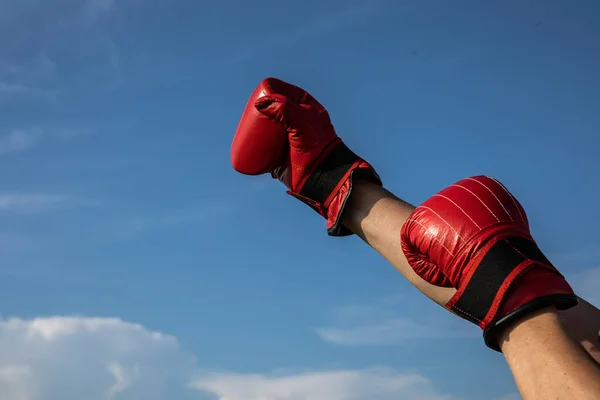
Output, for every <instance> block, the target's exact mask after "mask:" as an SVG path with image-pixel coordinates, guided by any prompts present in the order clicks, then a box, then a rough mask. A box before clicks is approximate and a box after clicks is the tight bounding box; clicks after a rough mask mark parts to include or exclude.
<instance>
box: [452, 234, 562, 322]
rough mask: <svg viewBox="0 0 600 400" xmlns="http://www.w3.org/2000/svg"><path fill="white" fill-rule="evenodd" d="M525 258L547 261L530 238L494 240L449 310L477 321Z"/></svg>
mask: <svg viewBox="0 0 600 400" xmlns="http://www.w3.org/2000/svg"><path fill="white" fill-rule="evenodd" d="M526 260H531V261H533V262H539V263H542V264H550V261H548V259H547V258H546V256H544V254H543V253H542V251H541V250H540V249H539V247H538V246H537V245H536V244H535V243H534V242H533V241H531V240H528V239H525V238H521V237H507V238H504V239H502V240H499V241H498V242H496V243H495V244H494V245H493V246H492V247H491V248H490V250H489V251H488V252H487V254H486V255H485V256H484V257H483V259H482V260H481V262H480V263H479V265H478V266H477V267H476V270H475V272H474V273H473V276H472V277H471V279H470V280H469V283H468V284H467V287H466V289H465V290H464V292H463V294H462V296H461V297H460V298H459V299H458V300H457V301H456V303H455V304H454V305H453V306H452V310H453V311H454V312H456V313H457V314H459V315H460V316H462V317H463V318H465V319H466V320H468V321H471V322H473V323H475V324H479V323H480V322H481V321H483V320H484V319H485V317H486V316H487V315H488V313H489V312H490V309H491V308H492V306H493V305H494V300H495V298H496V295H497V294H498V291H499V290H500V288H501V287H502V285H503V284H504V282H505V281H506V279H507V278H508V276H509V275H510V273H511V272H513V271H514V269H515V268H517V266H518V265H519V264H521V263H522V262H523V261H526Z"/></svg>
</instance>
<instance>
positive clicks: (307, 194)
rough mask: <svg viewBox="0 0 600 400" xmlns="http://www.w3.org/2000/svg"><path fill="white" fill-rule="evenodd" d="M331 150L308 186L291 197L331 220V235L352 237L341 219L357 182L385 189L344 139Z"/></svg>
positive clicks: (328, 231)
mask: <svg viewBox="0 0 600 400" xmlns="http://www.w3.org/2000/svg"><path fill="white" fill-rule="evenodd" d="M330 146H331V147H330V149H331V150H330V151H329V152H328V153H327V154H326V155H325V156H324V157H323V158H322V159H321V160H320V162H319V164H318V165H317V166H316V167H315V168H314V170H312V171H311V172H310V174H309V176H308V178H307V179H306V180H305V181H304V183H303V184H302V185H299V187H298V188H297V190H296V191H289V192H288V193H289V194H291V195H292V196H294V197H296V198H297V199H298V200H300V201H302V202H303V203H305V204H307V205H308V206H309V207H311V208H312V209H313V210H315V211H316V212H318V213H319V214H320V215H321V216H323V217H324V218H326V219H327V234H328V235H330V236H348V235H352V234H353V233H352V231H350V230H349V229H348V228H347V227H345V226H343V225H342V224H341V216H342V214H343V212H344V208H345V206H346V202H347V200H348V198H349V197H350V194H351V193H352V183H353V180H354V179H355V178H356V177H358V176H360V177H361V178H362V179H368V180H369V181H371V182H374V183H376V184H378V185H381V178H379V175H377V173H376V172H375V170H374V169H373V167H372V166H371V165H370V164H368V163H367V162H366V161H364V160H363V159H361V158H360V157H359V156H357V155H356V154H355V153H354V152H353V151H352V150H350V149H349V148H348V147H347V146H346V145H345V144H344V143H343V142H342V141H341V140H340V139H338V140H336V141H335V142H333V143H332V144H331V145H330Z"/></svg>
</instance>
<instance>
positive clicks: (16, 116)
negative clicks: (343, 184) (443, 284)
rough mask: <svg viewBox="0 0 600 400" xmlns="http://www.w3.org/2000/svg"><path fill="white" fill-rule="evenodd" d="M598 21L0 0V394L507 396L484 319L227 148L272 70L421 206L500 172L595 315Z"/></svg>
mask: <svg viewBox="0 0 600 400" xmlns="http://www.w3.org/2000/svg"><path fill="white" fill-rule="evenodd" d="M599 15H600V5H599V3H598V2H597V1H594V0H580V1H578V2H571V3H568V2H563V1H543V0H531V1H528V2H521V1H516V0H509V1H503V2H493V3H491V2H479V1H470V0H469V1H466V0H462V1H453V2H447V1H441V0H421V1H402V2H400V1H391V0H388V1H383V0H382V1H373V2H369V3H367V2H358V1H354V2H348V1H338V0H328V1H303V2H282V1H274V0H267V1H262V2H246V1H241V0H238V1H232V0H223V1H222V2H220V3H219V2H200V1H192V0H177V1H167V0H148V1H144V0H87V1H83V0H82V1H75V0H54V1H52V2H45V1H42V0H28V1H17V0H8V1H4V2H3V3H2V5H0V115H1V116H2V118H0V312H1V317H2V320H0V397H2V398H5V397H6V398H14V399H27V400H38V399H43V400H46V399H49V400H55V399H61V400H63V399H71V398H73V399H79V398H86V399H90V400H95V399H115V400H116V399H119V400H120V399H125V400H128V399H138V398H144V399H173V400H175V399H177V400H179V399H185V400H187V399H211V398H212V399H220V400H225V399H227V400H231V399H233V400H255V399H257V398H260V399H264V400H288V399H292V398H293V399H307V400H322V399H326V398H327V399H330V398H337V399H341V400H364V399H372V398H378V399H383V400H387V399H388V398H389V399H392V398H394V399H396V398H405V399H413V398H414V399H419V400H423V399H431V400H434V399H435V400H440V399H462V400H476V399H483V398H485V399H494V400H509V399H517V398H518V396H516V389H515V386H514V384H513V382H512V379H511V376H510V374H509V371H508V369H507V367H506V365H505V363H504V361H503V359H502V357H501V355H499V354H497V353H495V352H492V351H490V350H488V349H486V348H485V346H484V345H483V342H482V340H481V338H480V333H479V332H478V329H477V328H476V327H473V326H470V325H469V324H467V323H466V322H463V321H460V320H457V319H456V318H455V317H453V316H451V315H449V313H447V312H446V311H444V310H443V309H441V308H440V307H438V306H436V305H434V304H431V303H430V301H429V300H427V299H425V298H424V297H423V296H421V295H420V294H419V293H417V292H416V290H415V289H413V288H412V287H411V286H410V285H409V284H408V283H406V282H405V281H404V280H403V278H402V277H401V276H400V275H399V274H398V273H397V272H396V271H395V270H394V269H393V268H392V267H391V266H389V265H388V264H387V263H386V262H385V261H383V260H382V259H381V257H379V256H378V255H377V254H375V253H374V252H373V251H372V250H371V249H370V248H368V247H367V246H365V245H363V244H362V243H361V242H360V241H359V240H358V239H357V238H355V237H354V238H343V239H342V238H337V239H334V238H329V237H327V235H326V233H325V223H324V221H323V220H321V219H320V217H318V216H317V215H316V214H313V212H312V211H311V210H309V209H308V208H307V207H305V206H304V205H302V204H300V203H298V202H297V201H295V200H293V199H292V198H291V197H289V196H287V195H286V194H285V190H284V188H283V187H282V186H281V185H280V184H278V183H277V182H274V181H272V180H271V179H270V177H266V176H263V177H258V178H251V177H246V176H241V175H237V174H236V173H235V172H234V171H233V169H232V168H231V166H230V164H229V146H230V143H231V139H232V136H233V133H234V130H235V128H236V126H237V123H238V120H239V117H240V114H241V112H242V109H243V107H244V106H245V103H246V101H247V98H248V96H249V94H250V93H251V91H252V90H253V88H254V86H255V85H256V84H257V83H258V82H259V81H260V80H261V79H262V78H264V77H266V76H276V77H279V78H281V79H284V80H288V81H290V82H292V83H294V84H297V85H300V86H303V87H305V88H306V89H307V90H309V91H310V92H311V93H312V94H313V95H314V96H315V97H317V98H318V99H319V100H320V101H321V102H322V103H323V104H324V105H325V106H326V107H327V108H328V109H329V111H330V114H331V117H332V120H333V122H334V125H335V126H336V129H337V131H338V133H339V134H340V135H341V136H342V137H343V138H344V140H345V141H346V142H347V144H348V145H349V146H350V147H351V148H352V149H354V150H355V151H356V152H357V153H359V154H360V155H362V156H363V157H364V158H366V159H367V160H369V161H370V162H371V163H372V164H373V165H375V167H376V168H377V170H378V171H379V173H380V175H381V176H382V178H383V180H384V182H385V184H386V186H387V187H388V188H389V189H391V190H392V191H394V192H395V193H396V194H397V195H398V196H400V197H402V198H404V199H405V200H407V201H409V202H412V203H413V204H417V203H419V202H421V201H423V200H425V199H426V198H427V197H429V196H430V195H432V194H433V193H435V192H437V191H438V190H440V189H442V188H443V187H445V186H446V185H448V184H450V183H452V182H454V181H456V180H458V179H461V178H463V177H465V176H469V175H475V174H489V175H493V176H495V177H497V178H498V179H500V180H501V181H503V182H504V183H505V184H506V185H507V186H508V187H509V189H511V190H512V191H513V192H514V193H515V195H516V196H517V197H518V198H519V199H520V200H521V201H522V203H523V205H524V207H525V209H526V210H527V212H528V214H529V217H530V221H531V225H532V228H533V233H534V236H535V237H536V238H537V239H538V241H539V242H540V246H541V247H542V249H543V250H545V252H546V253H547V254H548V255H549V256H550V257H551V259H553V260H554V261H555V262H556V264H557V265H558V266H559V267H560V268H562V270H563V272H564V273H565V274H566V275H567V277H569V278H570V279H571V281H572V283H573V285H574V286H575V287H576V288H577V290H578V292H579V293H580V294H581V295H582V296H584V297H586V298H589V299H590V300H592V301H594V302H595V304H596V305H598V306H600V298H599V297H598V289H597V288H598V287H599V285H600V252H599V251H598V242H599V239H600V234H599V233H598V230H597V223H598V220H600V209H599V208H598V206H597V203H598V202H597V198H598V196H599V194H600V189H599V184H598V183H599V182H600V178H599V177H600V161H599V160H598V158H597V153H598V149H600V142H599V139H598V135H597V132H598V126H600V75H599V74H598V71H600V52H598V48H597V39H598V37H600V28H599V26H600V24H598V16H599ZM159 332H161V333H159ZM474 382H475V384H474ZM19 396H21V397H19ZM69 396H71V397H69Z"/></svg>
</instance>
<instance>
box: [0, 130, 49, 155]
mask: <svg viewBox="0 0 600 400" xmlns="http://www.w3.org/2000/svg"><path fill="white" fill-rule="evenodd" d="M40 136H41V132H40V131H39V130H37V129H15V130H12V131H10V132H8V133H6V134H4V135H2V136H0V154H7V153H12V152H15V151H21V150H25V149H28V148H30V147H33V146H35V144H36V143H37V142H38V140H39V139H40Z"/></svg>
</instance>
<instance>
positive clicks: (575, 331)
mask: <svg viewBox="0 0 600 400" xmlns="http://www.w3.org/2000/svg"><path fill="white" fill-rule="evenodd" d="M414 209H415V207H414V206H412V205H410V204H408V203H406V202H404V201H402V200H400V199H399V198H397V197H396V196H395V195H393V194H392V193H391V192H389V191H388V190H386V189H384V188H382V187H379V186H375V185H371V184H369V183H368V182H356V183H355V188H354V192H353V195H352V196H351V197H350V199H349V202H348V206H347V208H346V212H345V214H344V216H343V218H342V221H343V223H344V225H346V226H348V227H349V228H350V229H351V230H352V231H354V232H355V233H356V234H357V235H358V236H359V237H361V238H362V239H363V240H364V241H365V242H366V243H368V244H369V245H370V246H371V247H372V248H373V249H375V250H376V251H377V252H378V253H379V254H381V255H382V256H383V257H384V258H385V259H386V260H387V261H388V262H390V264H392V265H393V266H394V267H395V268H396V269H397V270H398V271H400V273H402V275H404V276H405V277H406V279H407V280H408V281H409V282H411V283H412V284H413V285H414V286H415V287H417V288H418V289H419V290H420V291H422V292H423V293H424V294H426V295H427V296H428V297H429V298H431V299H432V300H434V301H435V302H437V303H438V304H440V305H444V304H446V303H447V302H448V300H449V299H450V298H451V297H452V296H454V294H455V293H456V289H454V288H441V287H437V286H434V285H431V284H429V283H428V282H426V281H425V280H423V279H422V278H421V277H419V276H418V275H417V274H416V273H415V272H414V270H413V269H412V267H411V266H410V264H409V263H408V261H407V259H406V256H405V255H404V252H403V251H402V249H401V248H400V246H399V237H400V230H401V228H402V225H403V224H404V223H405V222H406V220H407V218H408V217H409V216H410V215H411V214H412V212H413V211H414ZM559 314H560V316H561V317H562V319H563V324H561V323H560V319H559V318H558V315H559ZM598 314H600V311H599V310H598V309H596V308H595V307H593V306H592V305H591V304H589V303H587V302H585V301H582V302H580V303H579V304H578V305H577V306H575V307H573V308H571V309H569V310H564V311H559V312H557V311H555V310H554V311H549V310H547V309H545V310H543V311H538V312H536V313H535V314H532V315H529V316H527V317H526V318H524V319H522V320H520V321H517V322H516V323H514V324H513V325H511V326H509V327H507V328H506V329H505V330H504V332H503V333H501V334H500V335H499V345H500V348H501V349H502V353H503V354H504V356H505V357H506V360H507V363H508V365H509V367H510V369H511V371H512V373H513V375H514V377H515V381H516V382H517V384H518V386H519V389H520V391H521V393H522V395H523V398H524V399H526V400H529V399H536V398H543V399H545V398H550V397H548V396H543V395H541V394H546V393H552V394H553V395H554V396H555V397H551V398H555V399H573V398H577V399H586V398H590V399H591V398H598V396H600V388H599V387H598V385H599V382H600V369H599V368H598V365H597V364H596V363H595V362H593V361H592V359H591V358H590V355H591V356H592V357H594V356H595V357H596V360H599V358H598V343H597V342H595V341H594V335H597V331H598V325H599V324H600V318H598ZM570 337H572V338H573V339H574V340H576V341H578V342H579V343H581V345H582V346H584V347H585V350H587V352H588V353H589V354H586V353H585V352H584V351H583V350H582V348H581V347H580V346H578V345H577V344H576V342H574V341H573V340H571V339H570ZM584 393H587V396H588V397H585V396H584V395H583V394H584ZM575 394H577V396H575ZM536 396H539V397H536Z"/></svg>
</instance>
